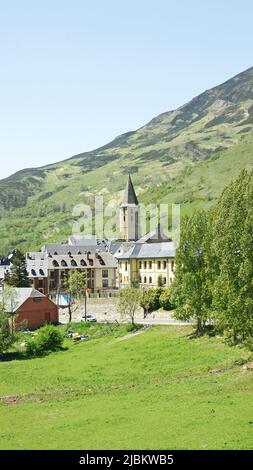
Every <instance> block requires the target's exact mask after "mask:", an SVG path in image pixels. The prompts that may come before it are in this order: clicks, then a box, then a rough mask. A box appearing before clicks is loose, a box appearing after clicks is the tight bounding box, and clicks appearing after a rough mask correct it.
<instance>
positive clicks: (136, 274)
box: [117, 241, 175, 288]
mask: <svg viewBox="0 0 253 470" xmlns="http://www.w3.org/2000/svg"><path fill="white" fill-rule="evenodd" d="M174 258H175V252H174V244H173V242H172V241H160V242H156V243H154V242H153V243H148V242H144V243H142V242H137V243H135V244H134V246H132V247H131V248H129V249H128V250H127V251H126V252H125V253H122V254H121V255H117V259H118V279H119V287H120V288H123V287H126V286H135V285H140V286H141V287H143V288H150V287H157V286H158V285H163V286H165V287H169V286H170V285H171V283H172V282H173V279H174V263H175V261H174Z"/></svg>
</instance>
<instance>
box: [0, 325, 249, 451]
mask: <svg viewBox="0 0 253 470" xmlns="http://www.w3.org/2000/svg"><path fill="white" fill-rule="evenodd" d="M89 333H90V334H92V335H93V337H92V338H91V339H90V340H89V341H87V342H82V343H77V344H74V343H73V341H72V340H71V339H66V340H65V346H66V347H67V348H68V349H66V350H65V351H62V352H58V353H53V354H51V355H49V356H46V357H43V358H38V359H29V360H28V359H27V360H24V359H23V360H22V359H21V360H17V359H15V360H12V361H4V362H1V363H0V377H1V381H0V397H1V398H0V421H1V426H0V448H1V449H84V450H85V449H164V450H165V449H249V448H252V447H253V406H252V405H253V402H252V392H253V374H252V372H250V371H248V370H245V369H243V367H242V366H239V365H236V361H238V359H240V358H243V359H248V357H249V352H247V351H245V350H243V349H239V348H231V347H229V346H227V345H226V344H224V343H223V341H222V339H220V338H209V337H207V336H206V337H203V338H200V339H192V338H191V337H190V333H191V327H179V326H157V327H152V328H149V329H147V330H145V331H144V332H143V333H140V334H138V335H134V336H131V337H130V336H129V338H128V339H126V338H125V335H130V333H127V332H126V326H119V327H117V328H116V329H114V330H113V331H110V329H108V330H105V327H103V331H102V334H101V335H99V333H101V331H100V327H99V325H98V326H91V327H90V329H89ZM94 334H95V336H94ZM96 334H98V335H97V336H96ZM239 362H240V361H239Z"/></svg>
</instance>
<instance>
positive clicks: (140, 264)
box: [139, 261, 142, 269]
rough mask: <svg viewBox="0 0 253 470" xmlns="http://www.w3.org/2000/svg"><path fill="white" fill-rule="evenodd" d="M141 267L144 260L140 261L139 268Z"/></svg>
mask: <svg viewBox="0 0 253 470" xmlns="http://www.w3.org/2000/svg"><path fill="white" fill-rule="evenodd" d="M141 268H142V262H141V261H139V269H141Z"/></svg>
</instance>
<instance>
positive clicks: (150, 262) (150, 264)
mask: <svg viewBox="0 0 253 470" xmlns="http://www.w3.org/2000/svg"><path fill="white" fill-rule="evenodd" d="M149 269H152V261H149Z"/></svg>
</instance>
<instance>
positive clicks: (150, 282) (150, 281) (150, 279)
mask: <svg viewBox="0 0 253 470" xmlns="http://www.w3.org/2000/svg"><path fill="white" fill-rule="evenodd" d="M149 284H152V277H151V276H150V278H149Z"/></svg>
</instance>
